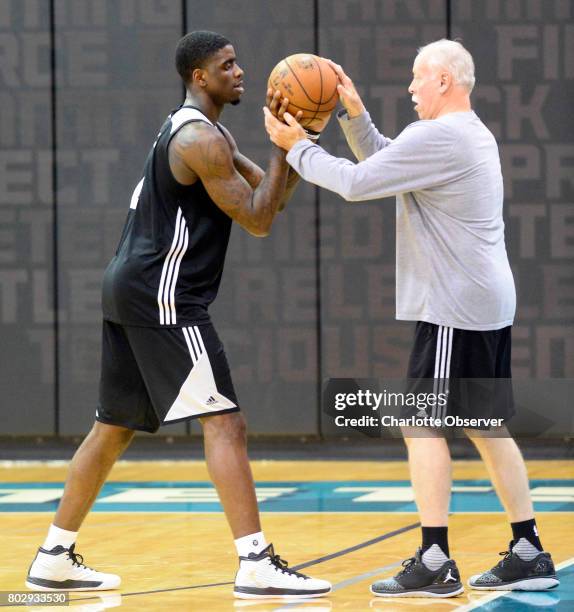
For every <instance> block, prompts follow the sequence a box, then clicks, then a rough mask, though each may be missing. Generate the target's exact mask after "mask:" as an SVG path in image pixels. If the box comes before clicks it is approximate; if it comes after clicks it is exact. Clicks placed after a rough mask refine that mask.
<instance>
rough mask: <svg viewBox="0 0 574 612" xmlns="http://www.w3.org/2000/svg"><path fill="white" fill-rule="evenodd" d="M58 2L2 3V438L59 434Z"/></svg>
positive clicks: (0, 18)
mask: <svg viewBox="0 0 574 612" xmlns="http://www.w3.org/2000/svg"><path fill="white" fill-rule="evenodd" d="M49 28H50V18H49V3H48V2H45V3H32V2H20V1H18V0H5V1H3V2H1V3H0V58H1V60H0V326H1V334H0V338H1V340H0V343H1V347H2V348H1V350H0V390H1V391H0V435H2V434H4V435H6V434H51V433H53V431H54V379H55V375H54V337H55V335H54V312H53V301H54V293H53V282H52V279H53V270H54V266H53V232H52V226H53V223H52V216H53V198H52V135H51V121H50V118H51V112H52V107H51V103H50V91H51V71H50V29H49Z"/></svg>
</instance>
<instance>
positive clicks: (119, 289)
mask: <svg viewBox="0 0 574 612" xmlns="http://www.w3.org/2000/svg"><path fill="white" fill-rule="evenodd" d="M194 121H203V122H206V123H208V124H209V125H213V124H212V123H211V122H210V121H209V120H208V119H207V117H205V116H204V115H203V114H202V113H201V112H200V111H199V110H198V109H196V108H193V107H190V106H182V107H181V108H180V109H178V110H177V111H175V112H174V113H172V114H171V115H170V116H169V117H168V118H167V120H166V121H165V123H164V124H163V126H162V128H161V130H160V132H159V134H158V137H157V139H156V141H155V143H154V145H153V147H152V149H151V151H150V152H149V155H148V157H147V160H146V162H145V168H144V174H143V178H142V179H141V181H140V182H139V183H138V185H137V187H136V188H135V191H134V193H133V195H132V198H131V203H130V209H129V212H128V217H127V220H126V223H125V226H124V230H123V233H122V237H121V239H120V243H119V246H118V249H117V251H116V254H115V257H114V258H113V259H112V261H111V262H110V264H109V265H108V267H107V268H106V271H105V273H104V281H103V290H102V307H103V312H104V319H107V320H109V321H113V322H114V323H120V324H123V325H138V326H145V327H179V326H187V325H197V324H198V323H204V322H209V314H208V311H207V309H208V306H209V304H210V303H211V302H212V301H213V300H214V299H215V296H216V295H217V290H218V288H219V283H220V281H221V275H222V273H223V264H224V261H225V253H226V251H227V245H228V242H229V234H230V231H231V219H230V218H229V217H228V216H227V215H226V214H225V213H224V212H223V211H221V210H220V209H219V208H218V207H217V205H216V204H215V203H214V202H213V200H212V199H211V198H210V197H209V195H208V194H207V192H206V190H205V188H204V186H203V184H202V183H201V181H199V180H198V181H197V182H195V183H194V184H193V185H190V186H184V185H181V184H180V183H178V182H177V181H176V180H175V178H174V177H173V175H172V173H171V169H170V167H169V158H168V145H169V143H170V141H171V139H172V138H173V137H174V135H175V134H176V133H177V131H178V130H180V129H181V128H182V127H183V126H184V125H186V124H187V123H191V122H194ZM213 129H217V127H216V126H214V127H213Z"/></svg>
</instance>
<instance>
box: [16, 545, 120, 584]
mask: <svg viewBox="0 0 574 612" xmlns="http://www.w3.org/2000/svg"><path fill="white" fill-rule="evenodd" d="M75 546H76V545H75V544H72V546H70V548H64V547H63V546H56V547H55V548H52V550H46V549H44V548H41V547H40V548H39V549H38V552H37V553H36V557H35V558H34V561H32V565H31V566H30V569H29V570H28V577H27V578H26V586H27V587H28V588H29V589H32V590H34V591H105V590H108V589H117V588H118V587H119V586H120V583H121V578H120V577H119V576H116V575H115V574H104V573H102V572H97V571H96V570H93V569H91V568H89V567H86V566H85V565H84V559H83V558H82V555H79V554H78V553H76V552H74V548H75Z"/></svg>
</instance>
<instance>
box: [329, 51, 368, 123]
mask: <svg viewBox="0 0 574 612" xmlns="http://www.w3.org/2000/svg"><path fill="white" fill-rule="evenodd" d="M327 63H328V64H329V66H331V68H332V69H333V70H334V71H335V72H336V74H337V76H338V77H339V84H338V85H337V91H338V92H339V99H340V100H341V104H342V105H343V106H344V107H345V110H346V111H347V115H349V119H353V117H358V116H359V115H361V114H362V113H364V112H365V105H364V104H363V102H362V100H361V97H360V96H359V94H358V93H357V90H356V89H355V85H354V83H353V81H351V79H350V78H349V77H348V76H347V75H346V74H345V71H344V70H343V68H342V67H341V66H339V64H335V62H333V61H331V60H330V59H328V60H327Z"/></svg>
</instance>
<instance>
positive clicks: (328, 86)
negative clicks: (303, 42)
mask: <svg viewBox="0 0 574 612" xmlns="http://www.w3.org/2000/svg"><path fill="white" fill-rule="evenodd" d="M337 84H338V79H337V75H336V73H335V71H334V70H333V69H332V68H331V66H329V64H328V63H327V62H326V61H325V60H324V59H323V58H322V57H318V56H316V55H311V54H310V53H297V54H295V55H290V56H289V57H286V58H285V59H283V60H281V61H280V62H279V63H278V64H277V66H275V68H273V70H272V71H271V74H270V75H269V81H268V87H271V89H273V91H276V90H277V89H278V90H279V91H280V92H281V93H282V94H283V96H284V97H285V98H288V99H289V106H288V108H287V110H288V112H289V113H291V114H292V115H293V116H295V115H296V114H297V112H298V111H303V116H302V117H301V119H300V120H299V122H300V123H301V125H302V126H303V127H307V128H309V129H311V130H316V131H320V128H321V127H322V125H323V123H324V122H325V121H326V120H327V119H328V118H329V115H330V114H331V113H332V112H333V109H334V108H335V106H337V101H338V99H339V94H338V92H337Z"/></svg>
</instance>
